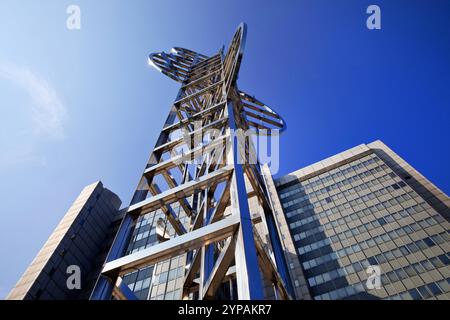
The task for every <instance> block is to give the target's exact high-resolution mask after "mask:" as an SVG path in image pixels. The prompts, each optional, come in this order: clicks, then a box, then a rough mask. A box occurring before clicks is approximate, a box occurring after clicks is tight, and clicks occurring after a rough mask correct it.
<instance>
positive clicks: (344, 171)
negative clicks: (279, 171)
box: [281, 154, 381, 192]
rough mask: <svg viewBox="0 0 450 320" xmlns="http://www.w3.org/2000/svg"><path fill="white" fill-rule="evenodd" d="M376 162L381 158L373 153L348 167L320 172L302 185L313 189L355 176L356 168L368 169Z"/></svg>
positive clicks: (288, 188) (292, 187)
mask: <svg viewBox="0 0 450 320" xmlns="http://www.w3.org/2000/svg"><path fill="white" fill-rule="evenodd" d="M365 159H367V160H365ZM375 163H381V160H379V159H378V158H377V157H376V155H374V154H372V155H369V156H367V157H364V158H362V159H361V160H359V161H355V162H353V163H352V164H349V165H348V167H347V168H346V167H345V166H342V167H339V168H336V169H332V170H330V171H328V172H325V173H323V174H320V175H318V176H316V177H312V178H310V179H308V180H305V181H303V182H302V185H303V187H304V188H305V190H308V189H309V190H312V189H313V188H315V187H318V186H320V185H323V184H327V183H329V182H332V181H336V180H338V178H340V177H343V176H353V175H355V173H354V172H355V171H356V170H361V169H366V167H368V166H370V165H373V164H375ZM296 186H297V185H293V186H290V187H287V188H283V190H282V191H281V192H285V191H287V190H288V191H289V190H292V189H294V187H296ZM282 187H283V185H281V188H282Z"/></svg>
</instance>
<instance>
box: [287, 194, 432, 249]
mask: <svg viewBox="0 0 450 320" xmlns="http://www.w3.org/2000/svg"><path fill="white" fill-rule="evenodd" d="M391 200H392V199H391ZM381 205H383V206H387V207H388V208H389V207H390V202H389V201H385V202H383V203H381ZM376 206H378V205H376ZM383 208H384V207H383ZM380 210H382V209H380ZM423 210H424V209H423V207H422V206H420V205H413V206H411V207H409V208H405V209H403V210H402V211H401V212H400V211H399V214H400V215H402V214H403V215H405V216H406V214H414V213H418V212H421V211H423ZM359 215H361V217H360V216H359ZM390 215H391V214H389V213H387V214H386V215H385V216H384V217H383V218H384V219H386V217H389V216H390ZM354 217H355V219H358V218H363V217H364V211H363V210H361V211H359V214H358V213H356V215H355V216H354ZM367 217H370V218H373V219H374V220H372V221H369V222H368V224H369V223H370V224H371V228H369V227H368V225H361V226H360V227H355V228H351V229H349V230H347V231H345V232H340V233H339V234H340V235H342V234H343V235H342V238H343V239H345V238H346V237H348V236H351V235H352V234H353V235H357V234H360V233H361V232H366V231H368V230H369V229H372V228H376V227H379V226H380V225H381V223H380V221H378V220H376V219H375V217H374V215H368V216H367ZM402 217H403V216H402ZM387 219H388V220H389V221H391V219H393V217H391V218H387ZM338 221H339V222H338ZM351 221H353V220H351ZM385 221H386V220H385ZM340 222H341V223H340ZM382 223H383V222H382ZM338 225H341V226H346V225H347V222H346V221H345V218H340V219H338V220H335V221H332V222H327V223H324V224H323V225H319V226H317V227H315V228H311V229H309V228H305V229H307V230H306V231H303V232H300V233H297V234H294V239H295V240H296V241H298V240H301V239H305V238H307V237H310V236H312V235H314V234H316V233H319V232H324V230H328V229H332V228H335V227H337V226H338ZM358 228H359V229H360V230H358ZM290 229H291V231H292V233H295V231H296V230H294V227H292V226H291V227H290Z"/></svg>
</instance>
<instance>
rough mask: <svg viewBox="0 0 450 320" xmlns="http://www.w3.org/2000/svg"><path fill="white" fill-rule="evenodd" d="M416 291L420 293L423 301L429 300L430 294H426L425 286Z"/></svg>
mask: <svg viewBox="0 0 450 320" xmlns="http://www.w3.org/2000/svg"><path fill="white" fill-rule="evenodd" d="M417 290H418V291H419V292H420V294H421V295H422V297H423V298H424V299H427V298H430V297H431V294H430V293H429V292H428V290H427V288H426V287H425V286H421V287H418V288H417Z"/></svg>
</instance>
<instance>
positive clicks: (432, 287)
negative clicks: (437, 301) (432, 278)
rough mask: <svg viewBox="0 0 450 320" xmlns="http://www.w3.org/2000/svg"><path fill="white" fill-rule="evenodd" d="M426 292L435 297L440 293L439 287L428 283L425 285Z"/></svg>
mask: <svg viewBox="0 0 450 320" xmlns="http://www.w3.org/2000/svg"><path fill="white" fill-rule="evenodd" d="M427 287H428V290H430V291H431V293H432V294H433V295H435V296H438V295H440V294H441V293H442V291H441V289H439V287H438V286H437V285H436V284H435V283H430V284H429V285H427Z"/></svg>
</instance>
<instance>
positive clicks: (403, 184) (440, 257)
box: [269, 141, 450, 300]
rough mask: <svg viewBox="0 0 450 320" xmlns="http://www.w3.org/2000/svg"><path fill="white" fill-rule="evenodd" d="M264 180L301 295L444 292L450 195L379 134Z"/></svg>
mask: <svg viewBox="0 0 450 320" xmlns="http://www.w3.org/2000/svg"><path fill="white" fill-rule="evenodd" d="M269 185H270V187H269V189H270V190H271V194H272V196H273V195H274V194H275V192H274V190H275V188H276V190H277V192H278V197H272V198H273V201H274V202H275V208H276V210H277V211H278V212H281V211H283V212H284V216H282V217H280V215H278V216H279V219H278V227H279V228H280V231H281V233H282V234H283V237H284V243H285V245H286V251H287V252H289V254H290V255H291V256H293V255H294V254H293V253H294V252H295V253H296V254H297V256H298V262H299V263H300V264H299V263H296V261H294V260H295V259H292V260H293V261H291V262H290V263H291V264H290V267H291V270H292V271H291V272H292V273H294V275H293V276H291V278H292V279H293V280H294V287H295V288H296V290H297V291H300V292H301V293H302V295H303V298H305V299H309V298H313V299H318V300H320V299H449V298H450V285H449V280H450V267H449V263H450V256H449V253H450V234H449V232H450V224H449V217H450V211H449V210H450V209H449V207H450V200H449V197H448V196H447V195H446V194H444V193H443V192H442V191H441V190H439V189H438V188H437V187H436V186H435V185H433V184H432V183H431V182H430V181H429V180H427V179H426V178H425V177H424V176H423V175H421V174H420V173H419V172H418V171H416V170H415V169H414V168H413V167H411V166H410V165H409V164H408V163H407V162H406V161H404V160H403V159H402V158H400V157H399V156H398V155H397V154H396V153H395V152H393V151H392V150H391V149H389V148H388V147H387V146H386V145H385V144H384V143H382V142H381V141H375V142H373V143H370V144H367V145H360V146H357V147H355V148H353V149H350V150H347V151H345V152H342V153H340V154H338V155H335V156H333V157H330V158H328V159H325V160H323V161H320V162H318V163H315V164H313V165H310V166H308V167H305V168H303V169H300V170H298V171H295V172H293V173H291V174H288V175H286V176H283V177H281V178H279V179H276V180H275V181H271V182H270V183H269ZM369 266H379V267H380V276H381V286H380V287H379V288H378V289H377V288H375V289H369V288H368V285H367V280H368V278H369V276H370V275H371V274H372V272H371V273H367V268H368V267H369Z"/></svg>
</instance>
